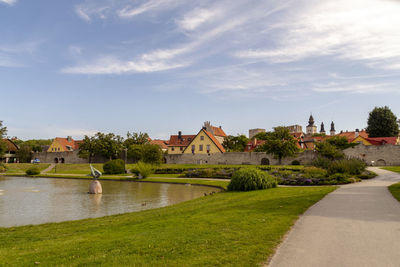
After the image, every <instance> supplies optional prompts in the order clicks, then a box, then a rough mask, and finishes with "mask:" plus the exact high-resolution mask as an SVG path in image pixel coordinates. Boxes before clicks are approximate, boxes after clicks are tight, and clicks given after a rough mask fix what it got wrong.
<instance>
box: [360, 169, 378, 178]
mask: <svg viewBox="0 0 400 267" xmlns="http://www.w3.org/2000/svg"><path fill="white" fill-rule="evenodd" d="M376 176H378V174H376V173H374V172H371V171H364V172H363V173H361V174H359V175H357V177H358V178H360V179H372V178H375V177H376Z"/></svg>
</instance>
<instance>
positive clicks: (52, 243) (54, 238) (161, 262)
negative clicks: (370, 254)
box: [0, 187, 335, 266]
mask: <svg viewBox="0 0 400 267" xmlns="http://www.w3.org/2000/svg"><path fill="white" fill-rule="evenodd" d="M334 189H335V188H334V187H308V188H304V187H301V188H299V187H293V188H288V187H286V188H274V189H269V190H262V191H253V192H241V193H232V192H223V193H218V194H215V195H211V196H206V197H202V198H199V199H195V200H192V201H188V202H184V203H181V204H178V205H175V206H171V207H165V208H160V209H154V210H148V211H142V212H137V213H128V214H123V215H115V216H110V217H103V218H98V219H87V220H80V221H74V222H64V223H56V224H44V225H39V226H24V227H13V228H0V240H1V242H0V262H1V264H2V265H6V266H33V265H34V264H35V262H40V265H41V266H95V265H96V266H97V265H103V266H256V265H259V264H261V263H263V262H265V260H266V259H267V258H268V257H270V256H271V255H272V253H273V251H274V249H275V248H276V246H277V245H278V244H279V243H280V242H281V240H282V238H283V236H284V234H285V233H286V232H287V231H288V230H289V228H290V227H291V226H292V225H293V223H294V222H295V221H296V219H297V218H298V216H299V215H300V214H302V213H303V212H304V211H305V210H306V209H307V208H309V207H310V206H311V205H313V204H314V203H315V202H317V201H318V200H320V199H321V198H322V197H324V196H325V195H326V194H327V193H329V192H331V191H333V190H334Z"/></svg>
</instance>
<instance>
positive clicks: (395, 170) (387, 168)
mask: <svg viewBox="0 0 400 267" xmlns="http://www.w3.org/2000/svg"><path fill="white" fill-rule="evenodd" d="M381 169H383V170H387V171H392V172H398V173H400V166H389V167H381Z"/></svg>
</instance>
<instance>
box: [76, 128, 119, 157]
mask: <svg viewBox="0 0 400 267" xmlns="http://www.w3.org/2000/svg"><path fill="white" fill-rule="evenodd" d="M122 143H123V139H122V137H121V136H119V135H115V134H113V133H109V134H104V133H100V132H99V133H97V134H95V136H92V137H88V136H85V138H84V139H83V142H82V144H80V146H79V156H80V157H81V158H89V162H91V159H92V158H93V157H94V156H103V157H106V158H109V159H110V160H112V159H116V158H118V156H119V154H120V153H121V152H122V149H123V145H122Z"/></svg>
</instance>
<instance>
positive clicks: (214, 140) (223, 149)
mask: <svg viewBox="0 0 400 267" xmlns="http://www.w3.org/2000/svg"><path fill="white" fill-rule="evenodd" d="M218 129H220V128H218ZM220 130H221V131H222V129H220ZM201 131H204V133H205V134H206V135H207V136H208V137H210V139H211V140H212V141H213V142H214V144H215V145H216V146H217V147H218V149H219V150H220V151H221V152H222V153H225V148H224V147H223V146H222V145H221V143H220V142H218V140H217V139H216V138H215V137H214V135H212V133H210V132H207V131H206V130H204V129H202V130H201ZM201 131H200V132H201ZM200 132H199V133H200ZM222 132H223V131H222ZM224 134H225V133H224Z"/></svg>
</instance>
